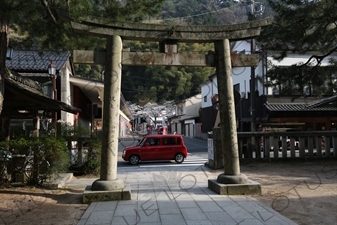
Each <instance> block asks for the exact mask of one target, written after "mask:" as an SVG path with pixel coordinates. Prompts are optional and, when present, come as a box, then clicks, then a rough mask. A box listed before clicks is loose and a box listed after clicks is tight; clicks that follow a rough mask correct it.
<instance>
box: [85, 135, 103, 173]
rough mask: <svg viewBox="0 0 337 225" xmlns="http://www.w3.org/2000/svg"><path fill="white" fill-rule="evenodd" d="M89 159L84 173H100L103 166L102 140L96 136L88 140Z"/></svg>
mask: <svg viewBox="0 0 337 225" xmlns="http://www.w3.org/2000/svg"><path fill="white" fill-rule="evenodd" d="M88 144H89V145H88V160H87V162H85V164H84V166H83V173H84V174H94V175H98V174H99V173H100V168H101V146H102V143H101V140H99V139H97V138H95V139H91V140H90V141H89V142H88Z"/></svg>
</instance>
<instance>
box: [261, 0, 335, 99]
mask: <svg viewBox="0 0 337 225" xmlns="http://www.w3.org/2000/svg"><path fill="white" fill-rule="evenodd" d="M267 1H268V3H269V4H270V6H271V8H272V9H273V10H274V11H275V13H276V15H275V17H274V22H273V25H272V26H270V27H268V28H267V29H265V30H264V31H263V32H262V35H261V36H260V37H259V38H258V40H259V42H260V43H262V49H265V50H278V51H280V54H278V55H275V58H276V59H279V60H280V59H283V58H284V57H286V56H287V54H288V53H298V54H304V53H307V54H308V53H309V54H310V52H315V53H314V54H310V58H309V59H308V60H307V61H306V62H304V63H303V64H301V65H293V66H291V67H289V68H273V69H271V70H270V71H269V72H268V76H269V77H270V78H271V82H270V83H268V85H270V86H275V85H280V84H282V85H283V93H289V92H291V91H294V90H293V87H297V89H298V90H297V91H300V92H301V93H302V90H303V88H304V87H306V86H308V87H310V89H311V94H315V95H321V94H332V91H333V90H336V87H337V82H336V79H337V77H336V73H335V71H336V68H337V63H336V61H335V60H330V66H326V67H322V66H321V64H322V61H323V60H324V59H326V58H327V57H329V56H331V55H332V54H333V53H335V52H336V50H337V42H336V35H337V27H336V21H337V14H336V10H337V2H336V1H335V0H320V1H316V0H313V1H311V0H282V1H280V0H277V1H274V0H267ZM327 81H328V82H327ZM327 85H328V89H326V87H327Z"/></svg>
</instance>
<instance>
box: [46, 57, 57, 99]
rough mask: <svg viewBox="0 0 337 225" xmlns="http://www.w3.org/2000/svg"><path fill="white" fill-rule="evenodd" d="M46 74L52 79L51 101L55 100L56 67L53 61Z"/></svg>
mask: <svg viewBox="0 0 337 225" xmlns="http://www.w3.org/2000/svg"><path fill="white" fill-rule="evenodd" d="M48 73H49V75H50V76H51V78H52V84H53V99H55V100H57V90H56V65H55V61H50V65H49V67H48Z"/></svg>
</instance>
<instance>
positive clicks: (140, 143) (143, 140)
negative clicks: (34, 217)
mask: <svg viewBox="0 0 337 225" xmlns="http://www.w3.org/2000/svg"><path fill="white" fill-rule="evenodd" d="M145 140H146V137H144V138H143V139H142V140H140V141H139V142H138V145H143V144H144V142H145Z"/></svg>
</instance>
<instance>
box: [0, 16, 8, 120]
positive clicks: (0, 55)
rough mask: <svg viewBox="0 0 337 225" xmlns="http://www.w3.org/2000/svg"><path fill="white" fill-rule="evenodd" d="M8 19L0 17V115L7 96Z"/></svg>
mask: <svg viewBox="0 0 337 225" xmlns="http://www.w3.org/2000/svg"><path fill="white" fill-rule="evenodd" d="M8 25H9V22H8V18H7V17H6V15H0V114H1V112H2V107H3V102H4V94H5V73H6V53H7V47H8V30H9V29H8Z"/></svg>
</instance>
